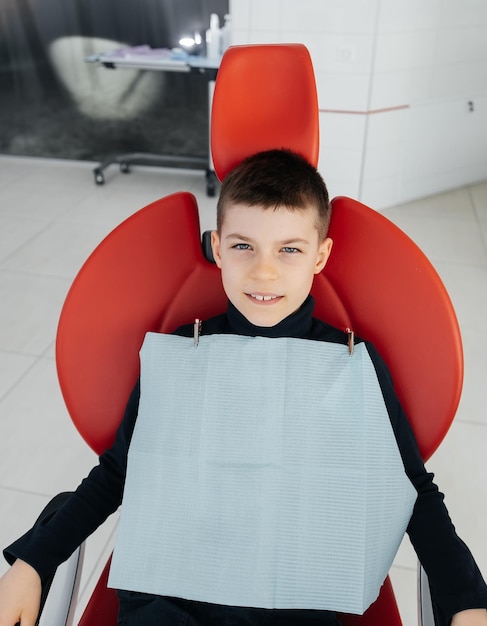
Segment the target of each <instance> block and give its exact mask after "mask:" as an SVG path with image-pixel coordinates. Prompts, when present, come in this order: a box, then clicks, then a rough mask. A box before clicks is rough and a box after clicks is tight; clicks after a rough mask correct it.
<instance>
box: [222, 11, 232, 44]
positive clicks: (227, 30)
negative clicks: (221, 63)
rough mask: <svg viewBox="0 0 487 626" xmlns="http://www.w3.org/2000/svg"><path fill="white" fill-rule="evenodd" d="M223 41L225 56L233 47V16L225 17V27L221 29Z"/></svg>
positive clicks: (227, 15)
mask: <svg viewBox="0 0 487 626" xmlns="http://www.w3.org/2000/svg"><path fill="white" fill-rule="evenodd" d="M221 40H222V49H221V53H222V54H223V53H224V52H225V50H226V49H227V48H228V47H230V46H231V45H232V16H231V15H229V14H228V13H227V14H226V15H225V16H224V17H223V26H222V29H221Z"/></svg>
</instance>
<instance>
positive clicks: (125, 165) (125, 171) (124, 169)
mask: <svg viewBox="0 0 487 626" xmlns="http://www.w3.org/2000/svg"><path fill="white" fill-rule="evenodd" d="M120 171H121V172H122V174H128V173H129V172H130V165H129V164H128V163H127V162H126V161H121V163H120Z"/></svg>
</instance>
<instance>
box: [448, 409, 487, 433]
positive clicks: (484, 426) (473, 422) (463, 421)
mask: <svg viewBox="0 0 487 626" xmlns="http://www.w3.org/2000/svg"><path fill="white" fill-rule="evenodd" d="M454 423H455V424H466V425H467V426H475V427H479V428H481V429H482V430H483V431H484V434H485V436H486V438H487V422H481V421H479V420H476V419H471V418H464V417H461V416H460V415H459V416H457V417H455V419H454Z"/></svg>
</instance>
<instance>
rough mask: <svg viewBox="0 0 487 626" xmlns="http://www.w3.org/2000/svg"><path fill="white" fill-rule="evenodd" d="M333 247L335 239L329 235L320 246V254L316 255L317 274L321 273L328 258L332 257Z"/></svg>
mask: <svg viewBox="0 0 487 626" xmlns="http://www.w3.org/2000/svg"><path fill="white" fill-rule="evenodd" d="M332 248H333V239H330V237H327V238H326V239H324V240H323V241H322V242H321V244H320V247H319V248H318V254H317V256H316V265H315V274H319V273H320V272H321V270H322V269H323V268H324V267H325V265H326V263H327V261H328V259H329V258H330V254H331V249H332Z"/></svg>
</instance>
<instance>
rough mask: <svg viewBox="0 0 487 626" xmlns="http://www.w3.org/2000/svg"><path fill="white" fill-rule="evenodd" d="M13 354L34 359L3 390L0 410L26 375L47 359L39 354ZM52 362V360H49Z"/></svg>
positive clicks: (0, 395) (0, 397) (0, 398)
mask: <svg viewBox="0 0 487 626" xmlns="http://www.w3.org/2000/svg"><path fill="white" fill-rule="evenodd" d="M1 352H5V351H4V350H1ZM14 354H19V355H22V356H32V357H34V359H33V361H32V363H30V365H28V366H27V367H26V369H25V370H23V372H22V373H21V374H20V375H19V377H18V378H17V379H16V380H15V381H14V382H13V383H12V384H11V385H10V386H9V387H8V388H7V389H6V390H5V392H4V393H3V394H0V408H1V406H2V403H3V402H4V401H5V400H7V398H8V397H9V396H10V394H11V393H13V392H14V391H15V390H16V389H17V387H18V386H19V385H21V384H22V383H23V381H24V379H25V378H26V377H27V375H28V374H29V373H30V372H31V371H32V370H33V369H34V368H35V367H36V366H37V365H38V363H39V362H41V361H42V360H46V359H48V357H45V356H42V355H41V354H35V355H34V354H23V353H22V352H18V351H17V352H15V353H14ZM50 360H51V361H52V358H51V359H50Z"/></svg>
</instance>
